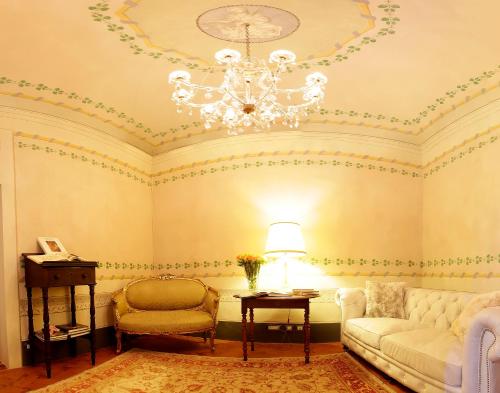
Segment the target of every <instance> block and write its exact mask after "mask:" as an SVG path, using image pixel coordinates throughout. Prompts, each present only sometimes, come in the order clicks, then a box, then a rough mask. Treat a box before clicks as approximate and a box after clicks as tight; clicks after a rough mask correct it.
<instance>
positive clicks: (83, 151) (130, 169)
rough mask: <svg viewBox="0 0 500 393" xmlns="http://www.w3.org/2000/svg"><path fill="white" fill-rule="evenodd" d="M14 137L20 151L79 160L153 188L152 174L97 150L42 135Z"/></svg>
mask: <svg viewBox="0 0 500 393" xmlns="http://www.w3.org/2000/svg"><path fill="white" fill-rule="evenodd" d="M14 137H15V138H16V139H18V140H16V147H17V148H18V149H21V150H26V149H28V150H31V151H34V152H44V153H45V154H47V155H52V156H57V157H60V158H69V159H72V160H79V161H81V162H84V163H87V164H89V165H92V166H94V167H96V168H100V169H104V170H109V171H111V172H113V173H114V174H117V175H120V176H125V177H127V178H128V179H130V180H133V181H136V182H138V183H141V184H144V185H148V186H151V174H150V173H147V172H145V171H143V170H141V169H139V168H136V167H134V166H132V165H130V164H128V163H127V162H125V161H122V160H119V159H117V158H113V157H110V156H108V155H107V154H104V153H100V152H98V151H96V150H95V149H89V148H86V147H84V146H81V145H76V144H74V143H70V142H66V141H62V140H59V139H55V138H51V137H45V136H42V135H36V134H29V133H26V132H16V133H15V134H14ZM21 138H22V139H26V140H31V142H24V141H23V140H19V139H21ZM52 146H54V147H52Z"/></svg>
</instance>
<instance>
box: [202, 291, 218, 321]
mask: <svg viewBox="0 0 500 393" xmlns="http://www.w3.org/2000/svg"><path fill="white" fill-rule="evenodd" d="M219 300H220V294H219V291H217V290H216V289H214V288H212V287H207V296H205V300H204V301H203V308H204V309H205V310H206V311H207V312H209V313H210V315H212V318H213V320H214V321H216V319H217V311H218V310H219Z"/></svg>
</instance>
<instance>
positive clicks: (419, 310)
mask: <svg viewBox="0 0 500 393" xmlns="http://www.w3.org/2000/svg"><path fill="white" fill-rule="evenodd" d="M472 296H474V294H473V293H469V292H456V291H441V290H436V289H423V288H406V289H405V299H404V303H405V316H406V319H409V320H410V321H414V322H418V323H421V324H424V325H429V326H432V327H435V328H438V329H443V330H446V329H449V328H450V326H451V324H452V322H453V321H454V320H455V319H457V318H458V316H459V315H460V313H461V312H462V310H463V308H464V306H465V305H466V304H467V303H468V302H469V300H470V299H471V298H472Z"/></svg>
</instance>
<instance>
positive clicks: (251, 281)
mask: <svg viewBox="0 0 500 393" xmlns="http://www.w3.org/2000/svg"><path fill="white" fill-rule="evenodd" d="M247 280H248V289H249V290H250V291H255V290H256V289H257V277H255V276H253V277H247Z"/></svg>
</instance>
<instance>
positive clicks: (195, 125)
mask: <svg viewBox="0 0 500 393" xmlns="http://www.w3.org/2000/svg"><path fill="white" fill-rule="evenodd" d="M499 73H500V65H497V66H496V68H495V69H493V70H489V71H484V72H482V73H481V74H479V75H476V76H473V77H471V78H469V80H468V81H466V82H462V83H460V84H458V85H457V86H456V87H455V88H453V89H450V90H448V91H447V92H446V93H444V94H443V95H442V96H441V97H438V98H436V99H435V100H434V102H433V103H431V104H429V105H427V106H426V108H425V109H423V110H422V111H420V112H419V114H418V115H415V116H414V117H413V118H412V119H401V118H400V117H397V116H391V115H384V114H373V113H369V112H364V111H355V110H344V109H326V108H321V109H320V110H319V111H318V113H317V116H318V118H317V119H314V118H308V119H305V120H304V121H303V123H304V124H308V123H310V124H314V123H320V124H325V123H327V124H335V125H350V126H366V127H371V128H376V129H383V130H388V131H395V132H399V133H403V134H408V135H420V134H421V133H423V132H424V131H425V129H427V127H429V126H430V125H432V124H433V123H434V122H435V121H436V120H438V119H440V118H442V117H443V116H445V115H446V114H448V113H450V112H452V111H454V110H455V109H457V108H458V107H459V106H461V105H464V104H466V103H468V102H470V101H471V100H472V99H474V98H477V97H479V96H481V95H483V94H485V93H487V92H489V91H492V90H493V89H496V88H498V87H499V86H500V82H497V83H495V84H494V85H492V86H489V87H486V88H482V89H480V90H479V91H477V92H475V93H473V94H469V95H468V96H466V97H465V98H464V99H462V100H461V101H460V102H455V103H454V104H453V105H451V106H450V107H449V108H447V109H444V110H442V111H439V114H437V113H438V109H439V108H440V107H441V106H442V105H444V104H445V103H446V102H447V101H449V100H450V99H452V98H454V97H456V96H458V95H459V94H462V93H464V94H465V93H466V92H467V91H468V89H469V88H471V87H473V86H477V85H479V84H481V83H483V82H484V81H486V80H488V79H490V78H492V77H493V76H495V75H497V74H499ZM0 85H16V87H17V88H19V89H29V88H31V89H35V90H36V91H37V92H40V93H42V92H45V93H47V94H48V93H50V94H51V96H53V97H66V98H67V99H68V100H70V102H69V103H64V102H62V101H59V100H54V99H50V98H46V97H43V96H41V95H32V94H26V93H24V92H22V91H14V92H8V91H1V90H0V95H6V96H11V97H16V98H22V99H26V100H31V101H37V102H44V103H47V104H50V105H54V106H57V107H61V108H66V109H69V110H72V111H74V112H78V113H82V114H84V115H87V116H89V117H92V118H95V119H98V120H100V121H102V122H104V123H106V124H111V125H113V126H114V127H116V128H118V129H121V130H124V131H125V132H127V133H128V134H130V135H133V136H134V137H137V138H138V139H139V140H141V141H145V142H147V143H148V144H150V145H151V146H153V147H160V146H163V145H165V144H168V143H172V142H176V141H180V140H183V139H189V138H191V137H194V136H199V135H205V134H210V133H216V132H220V131H221V130H222V129H223V128H222V127H221V126H219V127H214V128H213V129H210V130H206V129H204V128H203V126H202V123H201V121H193V122H191V123H183V124H180V125H177V126H174V127H170V128H169V129H168V130H162V131H155V130H152V129H151V128H150V127H147V126H146V125H144V123H143V122H141V121H138V120H136V119H134V118H133V117H132V116H129V115H127V114H126V113H124V112H120V111H119V110H117V109H115V108H114V107H112V106H110V105H107V104H104V103H103V102H101V101H96V100H93V99H91V98H89V97H87V96H84V95H82V94H78V93H75V92H73V91H66V90H64V89H62V88H59V87H49V86H47V85H45V84H44V83H34V82H29V81H27V80H24V79H21V80H14V79H12V78H8V77H6V76H2V77H0ZM73 103H74V104H73ZM82 105H83V106H87V107H93V108H94V109H97V110H100V111H103V112H105V113H106V114H107V115H108V116H111V115H113V116H115V117H116V119H118V120H122V121H123V122H125V124H126V125H129V126H132V127H134V129H133V130H132V129H130V128H128V126H125V125H124V124H119V123H117V122H116V119H115V120H111V119H109V118H106V117H103V116H101V115H99V114H97V113H95V112H92V111H89V110H86V109H85V108H83V107H82ZM432 113H436V114H437V116H436V117H435V118H432V119H430V120H429V122H428V123H427V124H426V125H422V126H421V127H419V129H417V130H415V129H414V130H412V129H401V128H398V127H397V126H396V125H397V124H400V125H404V126H415V125H420V124H421V122H422V120H423V119H424V118H427V117H429V116H430V115H431V114H432ZM331 116H333V117H336V118H341V117H344V118H345V119H349V120H345V119H344V120H340V119H332V118H328V117H331ZM321 117H324V119H322V118H321ZM373 120H377V121H383V120H385V121H389V124H386V125H384V124H379V123H370V121H373ZM181 131H182V132H184V131H186V132H187V133H185V134H179V133H180V132H181ZM165 137H168V138H167V139H162V140H161V141H160V140H159V141H158V142H157V143H155V142H154V140H155V139H156V138H165ZM149 138H152V139H153V140H150V139H149Z"/></svg>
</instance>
